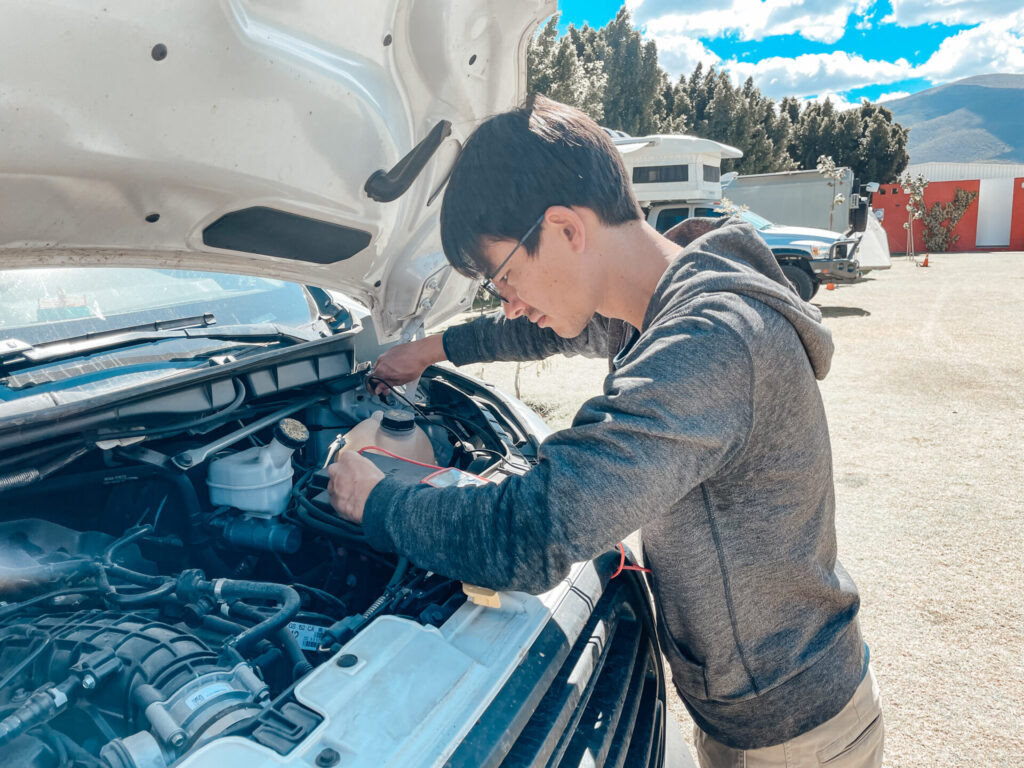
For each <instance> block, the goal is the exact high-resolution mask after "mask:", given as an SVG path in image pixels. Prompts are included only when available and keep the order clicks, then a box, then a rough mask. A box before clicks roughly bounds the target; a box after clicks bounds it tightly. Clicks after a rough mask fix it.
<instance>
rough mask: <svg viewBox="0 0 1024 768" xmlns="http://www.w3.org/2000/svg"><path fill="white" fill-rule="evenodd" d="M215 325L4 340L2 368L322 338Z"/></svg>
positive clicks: (209, 320)
mask: <svg viewBox="0 0 1024 768" xmlns="http://www.w3.org/2000/svg"><path fill="white" fill-rule="evenodd" d="M214 323H216V319H215V318H214V316H213V315H212V314H210V313H209V312H207V313H206V314H204V315H198V316H195V317H183V318H177V319H174V320H160V321H156V322H153V323H145V324H143V325H132V326H128V327H125V328H117V329H113V330H109V331H99V332H97V333H86V334H83V335H82V336H73V337H71V338H69V339H62V340H60V341H52V342H48V343H46V344H38V345H35V346H33V345H31V344H26V343H25V342H23V341H20V340H19V339H3V340H0V368H11V367H24V366H26V365H38V364H41V363H48V362H52V361H54V360H60V359H62V358H66V357H76V356H78V355H83V354H88V353H90V352H101V351H104V350H108V349H116V348H118V347H126V346H131V345H133V344H139V343H142V342H146V341H161V340H163V339H179V338H203V339H224V340H228V341H235V340H244V341H281V340H282V339H285V340H287V341H289V342H303V341H311V340H313V339H316V338H319V336H318V335H316V334H312V335H310V336H308V337H306V336H301V335H297V334H295V333H293V332H290V331H286V330H284V329H283V328H282V327H281V326H279V325H277V324H274V323H262V324H260V325H232V326H223V327H221V328H210V326H211V325H213V324H214ZM293 330H294V329H293Z"/></svg>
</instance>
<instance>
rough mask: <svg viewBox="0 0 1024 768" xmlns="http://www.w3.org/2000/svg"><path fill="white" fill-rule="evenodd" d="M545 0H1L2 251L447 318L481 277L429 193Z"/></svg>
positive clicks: (21, 258)
mask: <svg viewBox="0 0 1024 768" xmlns="http://www.w3.org/2000/svg"><path fill="white" fill-rule="evenodd" d="M554 6H555V3H554V0H525V1H523V2H514V3H509V2H501V0H372V1H370V0H363V1H362V2H357V3H338V2H336V0H304V1H303V2H301V3H297V2H277V1H276V0H220V2H214V1H213V0H182V2H175V3H141V4H140V3H139V2H137V0H104V1H103V2H99V1H98V0H97V1H96V2H92V1H91V0H80V1H79V2H75V3H67V2H59V0H53V1H44V0H11V2H7V3H5V5H4V11H3V24H2V25H0V269H10V268H22V267H38V266H43V265H57V266H59V265H75V266H84V265H95V266H110V265H117V266H147V267H162V268H173V269H201V270H208V271H216V272H233V273H240V274H251V275H259V276H262V277H276V278H280V279H285V280H290V281H295V282H301V283H305V284H309V285H316V286H320V287H323V288H329V289H335V290H340V291H344V292H345V293H347V294H348V295H350V296H352V297H353V298H356V299H358V300H359V301H361V302H363V303H365V304H366V305H367V306H368V307H369V309H370V310H371V312H372V313H373V316H374V320H375V325H376V328H377V329H378V334H379V335H380V337H381V340H382V341H389V340H393V339H397V338H401V337H409V336H411V335H412V334H414V333H416V332H417V331H418V330H420V329H421V328H423V327H425V326H430V325H432V324H436V323H438V322H441V321H443V320H444V319H446V318H448V317H450V316H451V315H453V314H455V313H456V312H458V311H460V310H463V309H466V308H468V306H469V304H470V302H471V299H472V296H473V293H474V290H475V287H476V286H475V284H474V283H473V282H471V281H469V280H468V279H466V278H463V277H462V276H460V275H458V274H457V273H455V272H454V271H453V270H451V268H450V267H448V265H447V262H446V261H445V259H444V256H443V254H442V252H441V247H440V236H439V227H438V212H439V208H440V203H441V201H440V193H441V192H442V190H443V187H444V183H445V181H446V180H447V177H448V174H449V172H450V170H451V166H452V163H453V162H454V160H455V157H456V156H457V154H458V151H459V148H460V147H461V144H462V142H463V141H464V140H465V138H466V136H467V135H468V134H469V133H470V132H471V131H472V130H473V128H474V127H475V126H476V125H477V124H478V123H479V122H480V121H481V120H482V119H483V118H485V117H487V116H488V115H491V114H494V113H496V112H499V111H502V110H504V109H507V108H509V107H511V106H513V105H514V104H516V103H517V102H519V101H520V100H521V99H522V98H523V96H524V95H525V91H526V47H527V45H528V42H529V39H530V35H531V34H532V32H533V30H534V29H535V28H536V25H537V24H538V23H540V21H542V20H543V19H544V18H545V17H547V16H548V15H550V14H551V13H552V12H553V11H554ZM417 145H419V150H418V154H417V153H413V155H412V156H411V157H410V159H409V160H408V161H407V162H405V163H404V164H402V163H401V161H402V160H403V158H404V157H406V155H407V154H409V153H410V151H412V150H414V148H416V147H417ZM396 166H397V167H396ZM389 170H393V171H394V172H393V173H391V174H386V173H385V174H377V175H376V177H375V178H376V180H375V181H373V182H370V184H369V185H368V184H367V182H368V180H370V179H371V177H374V174H376V173H377V172H378V171H385V172H387V171H389ZM407 182H408V184H407ZM374 198H377V199H374ZM390 198H394V199H390Z"/></svg>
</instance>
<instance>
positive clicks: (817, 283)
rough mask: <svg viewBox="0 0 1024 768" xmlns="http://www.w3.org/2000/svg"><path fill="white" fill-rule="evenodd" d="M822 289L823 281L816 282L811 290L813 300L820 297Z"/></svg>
mask: <svg viewBox="0 0 1024 768" xmlns="http://www.w3.org/2000/svg"><path fill="white" fill-rule="evenodd" d="M819 288H821V280H815V281H814V287H812V288H811V298H812V299H813V298H814V297H815V296H817V295H818V289H819Z"/></svg>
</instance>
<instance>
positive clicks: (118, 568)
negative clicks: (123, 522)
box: [103, 525, 173, 589]
mask: <svg viewBox="0 0 1024 768" xmlns="http://www.w3.org/2000/svg"><path fill="white" fill-rule="evenodd" d="M152 532H153V526H151V525H142V526H139V527H138V528H135V529H133V530H129V531H128V532H127V533H125V534H124V535H123V536H122V537H121V538H119V539H118V540H117V541H115V542H113V543H112V544H111V545H110V546H109V547H107V548H106V550H104V552H103V569H104V570H105V571H107V573H112V574H114V575H115V576H119V577H120V578H122V579H124V580H125V581H128V582H131V583H132V584H138V585H139V586H141V587H150V588H151V589H160V588H161V587H163V586H165V585H166V584H167V579H166V578H164V577H163V576H151V575H150V574H147V573H139V572H138V571H133V570H131V569H130V568H125V567H124V566H123V565H118V564H117V563H115V562H114V561H113V557H114V553H115V552H117V550H119V549H122V548H123V547H126V546H128V545H129V544H132V543H133V542H136V541H138V540H139V539H141V538H143V537H144V536H146V534H148V533H152ZM172 589H173V587H172Z"/></svg>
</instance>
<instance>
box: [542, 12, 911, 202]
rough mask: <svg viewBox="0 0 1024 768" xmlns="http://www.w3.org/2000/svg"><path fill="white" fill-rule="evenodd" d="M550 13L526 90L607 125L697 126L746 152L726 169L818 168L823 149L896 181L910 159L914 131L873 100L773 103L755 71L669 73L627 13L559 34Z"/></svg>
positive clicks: (877, 177) (873, 176)
mask: <svg viewBox="0 0 1024 768" xmlns="http://www.w3.org/2000/svg"><path fill="white" fill-rule="evenodd" d="M558 18H559V17H558V16H557V15H555V16H553V17H552V18H551V19H550V20H549V21H548V23H547V24H545V25H544V27H543V28H542V29H541V30H540V32H539V33H538V34H537V36H536V37H535V38H534V40H533V42H532V43H531V45H530V49H529V80H528V82H529V89H530V92H531V93H543V94H545V95H546V96H550V97H551V98H553V99H556V100H558V101H562V102H564V103H566V104H571V105H573V106H575V107H578V108H580V109H581V110H583V111H584V112H586V113H587V114H588V115H590V116H591V117H593V118H594V119H595V120H597V121H598V122H600V123H601V124H602V125H604V126H607V127H608V128H613V129H616V130H621V131H625V132H626V133H629V134H632V135H634V136H643V135H646V134H651V133H691V134H694V135H696V136H702V137H704V138H708V139H714V140H715V141H720V142H722V143H724V144H730V145H732V146H734V147H738V148H739V149H741V150H743V157H742V158H741V159H739V160H727V161H724V162H723V165H722V170H723V171H730V170H734V171H739V172H740V173H745V174H749V173H768V172H771V171H785V170H792V169H796V168H805V169H812V168H815V167H816V164H817V160H818V158H819V157H820V156H822V155H828V156H830V157H832V158H833V159H834V160H835V162H836V163H837V164H838V165H841V166H848V167H849V168H851V169H852V170H853V172H854V175H855V176H856V177H857V178H858V179H860V180H861V181H877V182H880V183H889V182H892V181H894V180H895V179H896V177H897V176H898V175H899V173H900V172H901V171H902V170H903V169H904V168H905V167H906V165H907V162H908V160H909V158H908V155H907V130H906V129H905V128H903V126H901V125H900V124H899V123H895V122H893V119H892V113H891V112H890V111H889V110H887V109H885V108H884V107H881V106H879V105H877V104H872V103H870V102H868V101H864V102H862V103H861V105H860V106H859V107H855V108H853V109H849V110H845V111H840V110H837V109H836V107H835V105H834V104H833V103H832V102H831V101H829V100H826V101H824V102H822V103H816V102H807V103H804V104H801V102H800V101H799V100H798V99H796V98H793V97H786V98H784V99H782V101H781V102H780V103H778V104H776V103H775V102H774V101H773V100H772V99H770V98H768V97H766V96H764V95H763V94H762V93H761V92H760V91H759V90H758V88H757V86H756V85H755V84H754V81H753V80H752V79H750V78H748V79H747V80H746V82H744V83H743V84H741V85H733V83H732V81H731V80H730V78H729V76H728V74H726V73H725V72H724V71H720V70H716V69H715V68H714V67H709V68H707V69H705V68H704V67H703V66H702V65H700V64H698V65H697V67H696V69H694V71H693V72H692V73H691V74H690V75H689V77H686V76H683V77H680V78H679V80H678V81H674V82H673V81H672V80H671V79H670V78H669V77H668V75H667V74H666V73H665V71H664V70H663V69H662V68H661V67H660V66H659V65H658V51H657V46H656V45H655V43H654V42H653V41H647V42H644V40H643V38H642V36H641V35H640V32H639V31H637V30H636V29H635V28H634V27H633V23H632V19H631V18H630V15H629V11H627V10H626V8H625V7H623V8H622V9H620V10H619V12H618V13H617V14H616V16H615V18H614V19H612V20H611V21H609V22H608V24H607V25H605V26H604V27H601V28H600V29H595V28H593V27H590V26H589V25H586V24H584V25H583V26H582V27H576V26H574V25H572V24H570V25H569V26H568V28H567V29H566V32H565V34H563V35H561V36H559V34H558Z"/></svg>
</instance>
